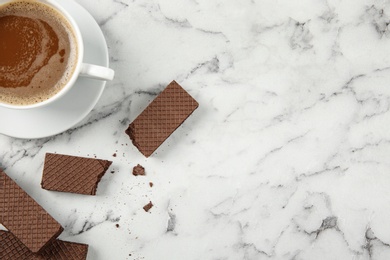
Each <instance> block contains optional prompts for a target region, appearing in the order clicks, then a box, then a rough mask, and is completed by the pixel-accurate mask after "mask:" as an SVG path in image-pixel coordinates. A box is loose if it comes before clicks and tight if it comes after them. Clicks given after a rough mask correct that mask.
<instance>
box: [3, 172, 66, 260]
mask: <svg viewBox="0 0 390 260" xmlns="http://www.w3.org/2000/svg"><path fill="white" fill-rule="evenodd" d="M0 223H1V224H3V225H4V226H5V227H6V228H7V229H8V230H9V231H11V232H12V233H13V234H14V235H15V236H16V237H17V238H18V239H19V240H20V241H21V242H22V243H23V244H24V245H25V246H26V247H27V248H28V249H29V250H30V251H32V252H33V253H37V252H38V251H40V250H42V249H44V247H45V246H46V245H48V244H50V243H51V242H52V241H53V240H54V239H56V238H57V237H58V236H59V235H60V234H61V232H62V231H63V228H62V227H61V225H60V224H59V223H58V222H57V221H56V220H55V219H54V218H53V217H52V216H50V215H49V213H47V212H46V211H45V210H44V209H43V208H42V207H41V206H40V205H39V204H38V203H37V202H35V200H34V199H33V198H31V197H30V196H29V195H28V194H27V193H26V192H24V191H23V190H22V188H20V187H19V186H18V185H17V184H16V183H15V182H14V181H13V180H12V179H11V178H10V177H8V176H7V175H6V174H5V173H4V172H3V171H1V170H0ZM0 259H2V258H0Z"/></svg>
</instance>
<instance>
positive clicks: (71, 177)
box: [41, 153, 112, 195]
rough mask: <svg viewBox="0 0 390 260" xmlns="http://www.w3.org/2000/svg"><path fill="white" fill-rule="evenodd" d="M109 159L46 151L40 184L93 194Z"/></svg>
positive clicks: (48, 187) (108, 164)
mask: <svg viewBox="0 0 390 260" xmlns="http://www.w3.org/2000/svg"><path fill="white" fill-rule="evenodd" d="M111 164H112V162H111V161H106V160H100V159H92V158H85V157H78V156H71V155H64V154H54V153H47V154H46V157H45V164H44V167H43V176H42V182H41V186H42V188H44V189H46V190H52V191H62V192H71V193H78V194H85V195H95V194H96V189H97V186H98V183H99V182H100V180H101V178H102V177H103V175H104V173H105V172H106V171H107V169H108V168H109V167H110V165H111Z"/></svg>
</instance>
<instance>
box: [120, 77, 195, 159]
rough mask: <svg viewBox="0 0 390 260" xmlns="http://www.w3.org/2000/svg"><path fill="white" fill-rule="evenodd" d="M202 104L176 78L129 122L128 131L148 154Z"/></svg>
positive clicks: (140, 148) (144, 153)
mask: <svg viewBox="0 0 390 260" xmlns="http://www.w3.org/2000/svg"><path fill="white" fill-rule="evenodd" d="M198 106H199V104H198V102H196V100H195V99H193V98H192V97H191V96H190V95H189V94H188V93H187V92H186V91H185V90H184V89H183V88H182V87H181V86H180V85H179V84H178V83H177V82H176V81H172V82H171V83H170V84H169V85H168V86H167V87H166V88H165V89H164V90H163V91H162V92H161V93H160V95H159V96H158V97H157V98H155V99H154V100H153V101H152V103H150V104H149V106H148V107H147V108H146V109H145V110H144V111H143V112H142V113H141V114H140V115H139V116H138V117H137V118H136V119H135V120H134V121H133V122H132V123H131V124H130V125H129V127H128V128H127V130H126V134H128V135H129V136H130V139H131V140H132V142H133V144H134V146H135V147H137V148H138V150H139V151H140V152H141V153H142V154H143V155H145V156H146V157H149V156H150V155H151V154H152V153H153V152H154V151H155V150H156V149H157V148H158V147H159V146H160V145H161V144H162V143H163V142H164V141H165V140H166V139H167V138H168V137H169V136H170V135H171V134H172V133H173V132H174V131H175V130H176V129H177V128H178V127H179V126H180V125H181V124H182V123H183V122H184V121H185V120H186V119H187V118H188V117H189V116H190V115H191V114H192V112H194V110H195V109H196V108H197V107H198Z"/></svg>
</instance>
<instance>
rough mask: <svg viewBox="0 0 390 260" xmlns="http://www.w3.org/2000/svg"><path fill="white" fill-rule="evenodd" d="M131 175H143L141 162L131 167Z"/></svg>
mask: <svg viewBox="0 0 390 260" xmlns="http://www.w3.org/2000/svg"><path fill="white" fill-rule="evenodd" d="M133 175H134V176H138V175H145V168H144V167H143V166H142V165H141V164H137V166H134V167H133Z"/></svg>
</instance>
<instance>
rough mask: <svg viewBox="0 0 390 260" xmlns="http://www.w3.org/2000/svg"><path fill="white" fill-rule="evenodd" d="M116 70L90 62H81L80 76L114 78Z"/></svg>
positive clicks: (103, 78)
mask: <svg viewBox="0 0 390 260" xmlns="http://www.w3.org/2000/svg"><path fill="white" fill-rule="evenodd" d="M114 75H115V71H113V70H112V69H110V68H107V67H102V66H98V65H93V64H89V63H83V64H81V70H80V76H82V77H87V78H92V79H101V80H113V79H114Z"/></svg>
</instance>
